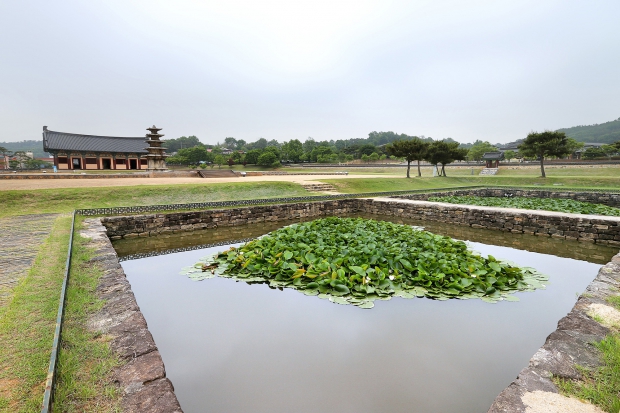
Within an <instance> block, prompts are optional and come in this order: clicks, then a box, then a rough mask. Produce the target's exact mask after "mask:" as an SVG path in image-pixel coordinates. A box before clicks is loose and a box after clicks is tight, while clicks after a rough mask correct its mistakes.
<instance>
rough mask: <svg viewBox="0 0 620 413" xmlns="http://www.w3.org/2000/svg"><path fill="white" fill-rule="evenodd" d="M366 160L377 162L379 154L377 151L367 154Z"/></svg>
mask: <svg viewBox="0 0 620 413" xmlns="http://www.w3.org/2000/svg"><path fill="white" fill-rule="evenodd" d="M368 160H369V161H372V162H377V161H378V160H379V154H378V153H377V152H373V153H371V154H370V155H368Z"/></svg>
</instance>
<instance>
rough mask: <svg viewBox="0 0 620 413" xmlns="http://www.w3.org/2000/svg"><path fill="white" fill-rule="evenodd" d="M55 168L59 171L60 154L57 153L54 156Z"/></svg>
mask: <svg viewBox="0 0 620 413" xmlns="http://www.w3.org/2000/svg"><path fill="white" fill-rule="evenodd" d="M54 166H55V167H56V169H58V154H57V153H55V154H54Z"/></svg>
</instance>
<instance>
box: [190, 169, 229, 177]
mask: <svg viewBox="0 0 620 413" xmlns="http://www.w3.org/2000/svg"><path fill="white" fill-rule="evenodd" d="M197 172H198V176H200V177H201V178H238V177H239V175H237V174H236V173H235V171H233V170H232V169H211V170H207V169H199V170H198V171H197Z"/></svg>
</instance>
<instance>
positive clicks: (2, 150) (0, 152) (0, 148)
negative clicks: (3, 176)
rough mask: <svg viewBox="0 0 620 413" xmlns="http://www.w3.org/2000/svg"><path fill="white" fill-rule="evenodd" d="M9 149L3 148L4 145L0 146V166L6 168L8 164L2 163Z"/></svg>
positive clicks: (8, 153)
mask: <svg viewBox="0 0 620 413" xmlns="http://www.w3.org/2000/svg"><path fill="white" fill-rule="evenodd" d="M10 153H11V151H9V150H8V149H7V148H5V147H4V146H0V155H1V158H0V161H1V162H0V164H2V165H3V166H2V168H8V167H9V165H4V162H5V159H6V156H7V155H10Z"/></svg>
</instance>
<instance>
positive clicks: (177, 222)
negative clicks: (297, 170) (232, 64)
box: [102, 198, 620, 246]
mask: <svg viewBox="0 0 620 413" xmlns="http://www.w3.org/2000/svg"><path fill="white" fill-rule="evenodd" d="M349 212H367V213H372V214H377V215H394V216H402V217H406V218H413V219H420V220H422V219H424V220H430V221H441V222H449V223H454V224H458V225H467V226H470V227H473V228H491V229H496V230H498V231H505V232H513V233H519V234H531V235H537V236H544V237H554V238H562V239H569V240H578V241H587V242H595V243H599V244H607V245H613V246H620V217H606V218H604V217H600V216H594V215H580V214H565V213H559V212H549V211H525V210H522V209H521V210H520V209H512V208H495V207H479V206H470V205H455V204H447V203H439V202H426V201H413V200H405V199H396V198H375V199H343V200H337V201H324V202H304V203H296V204H282V205H268V206H257V207H244V208H231V209H217V210H206V211H198V212H179V213H171V214H163V213H162V214H149V215H134V216H121V217H105V218H103V219H102V223H103V225H105V227H106V228H107V233H108V236H110V238H111V239H120V238H128V237H137V236H142V237H147V236H152V235H157V234H160V233H165V232H176V231H193V230H196V229H205V228H215V227H217V226H234V225H243V224H251V223H257V222H264V221H280V220H285V219H294V218H300V217H310V216H317V217H318V216H323V215H337V214H343V213H349Z"/></svg>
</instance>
